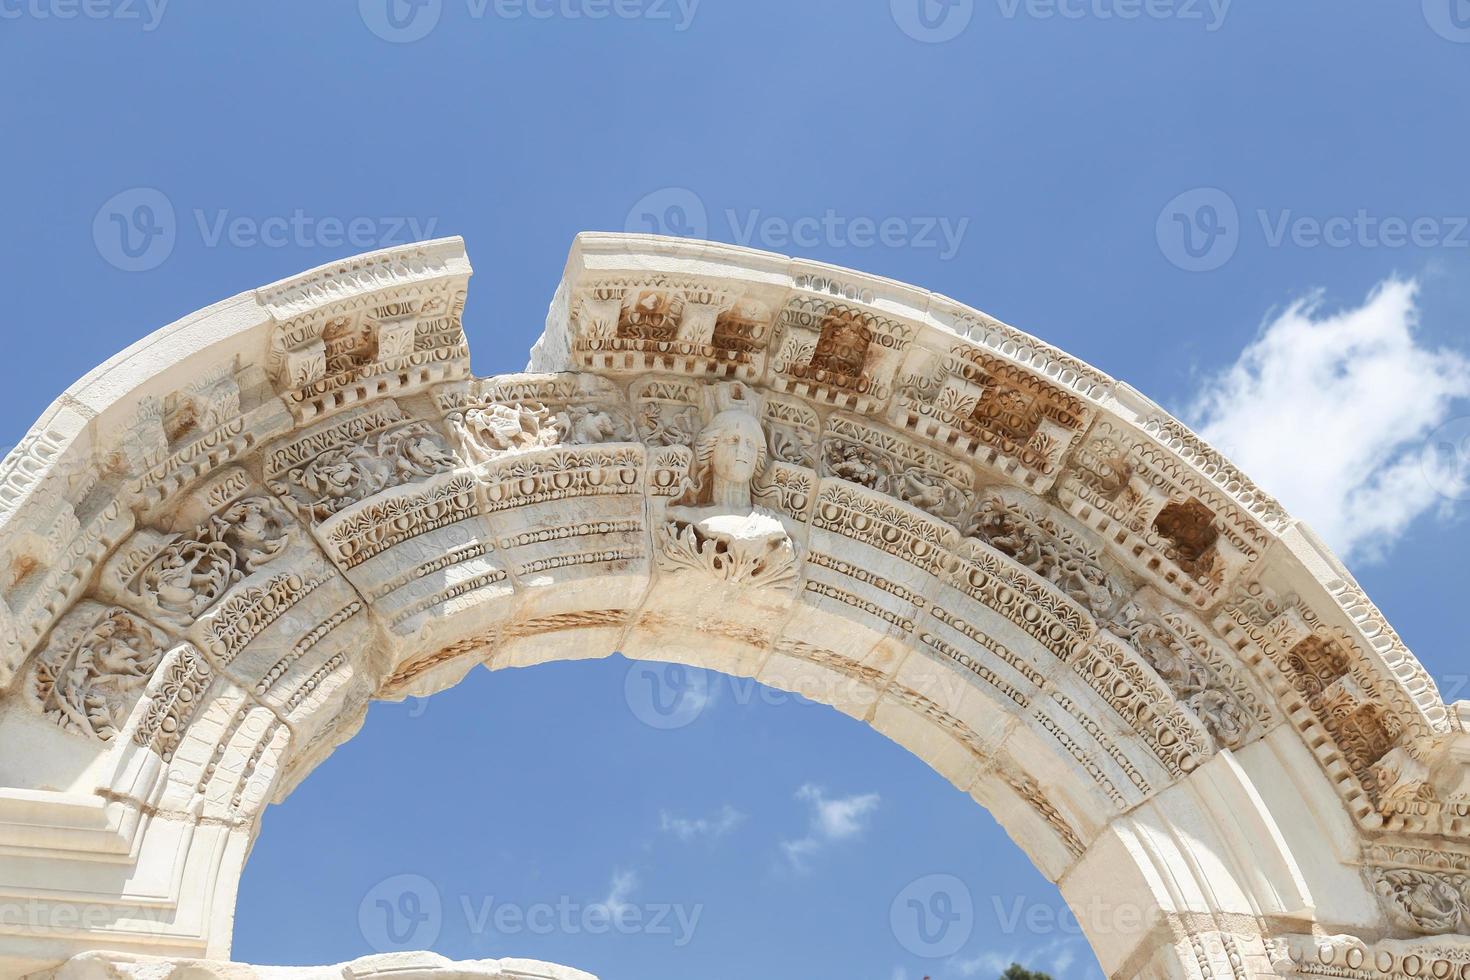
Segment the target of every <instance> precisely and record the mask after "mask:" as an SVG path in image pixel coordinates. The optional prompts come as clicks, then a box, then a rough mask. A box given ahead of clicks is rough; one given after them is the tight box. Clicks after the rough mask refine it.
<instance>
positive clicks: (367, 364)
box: [0, 235, 1470, 980]
mask: <svg viewBox="0 0 1470 980" xmlns="http://www.w3.org/2000/svg"><path fill="white" fill-rule="evenodd" d="M469 275H470V268H469V264H468V262H467V260H466V258H465V256H464V252H463V246H462V243H460V242H459V241H458V240H446V241H440V242H430V243H425V244H422V245H416V246H411V247H407V248H402V249H393V250H389V251H386V252H380V253H374V254H371V255H366V256H360V257H358V258H354V259H349V260H345V261H342V262H338V263H333V264H332V265H330V266H325V267H323V268H321V269H318V270H314V271H312V272H308V273H305V274H303V275H301V276H298V277H296V278H294V279H291V280H288V281H286V282H283V283H279V284H276V285H274V286H269V287H266V288H264V289H261V290H258V291H256V292H254V293H250V294H245V295H243V296H240V297H237V298H235V299H233V300H229V301H227V302H225V303H222V304H219V305H217V306H215V307H211V308H210V309H209V310H205V311H203V312H201V313H199V314H195V315H194V316H191V317H189V318H186V319H185V320H183V321H181V322H180V323H178V324H175V325H174V326H172V327H169V328H166V329H165V330H163V331H161V332H160V333H159V334H156V335H155V336H154V337H151V338H149V339H148V340H145V341H143V342H141V343H139V344H138V345H135V346H134V347H133V348H131V349H130V350H128V351H126V352H124V353H123V354H121V355H119V356H118V357H117V358H114V359H113V360H112V361H110V362H108V363H107V364H106V365H103V366H102V367H101V368H99V369H98V370H97V371H95V372H93V373H92V374H91V375H89V376H88V377H87V378H86V379H84V380H83V381H82V382H80V383H79V384H78V385H76V386H74V387H73V388H72V389H71V390H69V391H68V392H67V393H66V394H64V395H63V396H62V397H61V399H60V400H59V401H58V402H57V403H56V404H55V405H53V406H52V407H51V408H50V409H48V410H47V412H46V413H45V414H44V415H43V417H42V419H41V421H40V422H38V423H37V425H36V427H35V428H34V429H33V430H32V431H31V433H30V434H29V435H28V436H27V437H26V439H25V440H24V441H23V442H22V444H21V445H20V446H19V447H18V448H17V449H16V450H15V451H14V452H12V453H11V455H10V456H9V457H7V458H6V459H5V461H4V462H3V463H0V554H3V555H6V556H7V559H8V560H9V561H10V568H9V569H8V571H7V575H6V576H5V577H4V580H3V581H4V585H3V587H0V692H3V693H0V895H3V896H7V897H6V898H4V899H0V909H4V910H5V911H6V912H7V914H5V915H3V916H0V974H3V975H5V976H21V975H24V974H26V973H31V972H35V973H38V974H40V975H44V976H47V977H54V978H56V980H90V978H91V977H93V976H97V977H104V976H105V977H109V978H114V977H116V978H125V977H134V976H136V977H143V976H147V977H150V978H151V977H173V976H176V975H177V976H179V977H183V976H188V977H191V978H192V977H216V976H217V977H222V978H223V977H237V976H238V977H251V978H266V977H270V978H277V977H279V978H282V980H284V978H287V977H290V978H292V980H307V978H314V977H316V976H319V975H320V976H328V975H330V976H333V977H340V976H361V977H369V976H377V975H385V974H388V973H391V974H392V975H393V976H395V977H398V976H413V977H419V976H423V977H425V978H429V977H434V978H438V977H441V976H442V977H445V978H448V977H461V976H463V977H476V978H479V977H498V976H554V977H562V976H566V977H572V976H574V974H572V973H570V972H562V973H559V972H556V970H557V968H551V967H535V969H543V970H545V971H548V972H544V973H536V972H534V970H531V972H524V971H525V970H530V969H531V968H530V967H524V968H523V967H522V966H518V965H515V964H513V963H510V962H509V961H502V962H501V963H498V964H497V963H488V964H478V965H477V964H470V965H462V966H453V965H450V964H447V963H445V962H443V961H441V960H438V959H437V958H434V957H430V956H429V955H428V954H423V955H424V957H425V958H424V959H423V960H422V962H419V961H410V960H394V961H391V962H390V961H389V960H378V959H373V960H368V961H358V962H357V963H355V964H348V965H346V966H344V967H334V968H331V969H332V970H333V971H336V972H331V971H326V972H323V971H321V970H317V971H312V970H301V971H297V972H291V971H282V970H281V969H279V968H271V969H269V970H267V969H265V968H260V969H255V968H250V967H244V966H239V965H229V964H228V963H227V960H228V950H229V940H230V936H229V929H230V923H231V921H232V917H233V906H234V900H235V888H236V883H237V881H238V878H239V875H240V872H241V870H242V867H243V862H244V856H245V855H246V854H247V853H248V851H249V845H250V843H251V841H252V840H253V838H254V835H255V833H256V832H257V830H258V827H259V822H260V816H261V811H262V810H263V808H264V807H265V806H266V805H267V804H268V803H269V802H271V801H272V800H279V799H281V798H282V797H284V796H285V795H286V794H287V793H289V792H290V790H291V788H293V787H294V786H295V785H296V784H297V783H299V782H300V780H301V779H302V778H304V777H305V776H306V775H307V774H308V773H309V772H310V771H311V769H312V767H314V766H315V765H316V764H318V763H319V762H320V761H321V760H322V759H324V758H325V757H326V756H327V755H328V754H329V753H330V752H331V751H332V749H333V748H334V747H335V746H337V745H338V744H341V742H343V741H345V740H346V739H347V738H350V737H351V736H352V734H353V733H354V732H355V731H356V729H357V727H358V726H359V725H360V724H361V722H362V718H363V715H364V712H365V709H366V705H367V703H368V702H369V701H370V700H371V699H374V698H390V699H392V698H402V697H406V696H410V695H426V694H431V693H433V692H435V691H437V690H441V689H443V688H444V687H447V686H449V685H452V684H454V683H455V682H457V681H458V680H459V679H460V678H462V677H463V676H464V675H465V673H466V672H467V671H468V670H470V669H472V668H473V667H474V666H476V665H479V664H483V665H485V666H487V667H489V668H490V669H492V670H493V669H499V668H503V667H512V666H527V665H531V664H536V663H541V662H546V661H551V660H564V659H574V658H577V657H587V656H606V655H609V654H611V653H613V652H614V651H618V652H622V653H623V654H625V655H626V656H629V657H633V658H643V659H665V660H673V661H678V662H682V663H687V664H692V665H698V666H705V667H714V668H717V669H719V670H723V671H727V672H729V673H732V674H736V675H740V676H744V677H754V678H758V679H760V680H761V681H763V682H765V683H768V684H771V685H773V686H776V687H779V688H783V689H787V690H792V691H796V692H798V693H801V694H803V695H805V696H808V697H811V698H813V699H815V700H818V701H822V702H824V703H828V704H831V705H834V706H835V707H837V708H838V709H840V710H842V711H844V712H846V713H847V714H849V715H851V716H853V717H854V718H858V719H860V720H863V721H865V722H867V723H869V724H871V725H873V726H874V727H875V728H877V729H878V730H879V731H882V732H883V733H885V734H886V735H888V736H889V737H891V738H893V739H894V740H896V741H898V742H899V743H901V744H903V745H905V746H907V747H908V748H909V749H910V750H912V751H913V752H914V753H915V754H916V755H918V756H919V757H920V758H921V759H923V760H924V761H925V762H927V763H928V764H929V765H931V766H933V767H934V768H935V769H936V770H937V771H939V772H940V773H942V774H943V775H944V776H945V777H946V778H948V779H950V780H951V781H953V782H954V783H955V784H956V785H957V786H959V787H960V788H961V789H963V790H964V791H966V792H968V793H970V794H971V795H972V796H973V797H974V798H975V799H976V801H977V802H978V803H980V804H981V805H983V806H985V807H987V808H988V809H990V810H991V811H992V812H993V813H994V814H995V816H996V817H997V819H998V820H999V821H1000V822H1001V823H1002V825H1003V826H1005V828H1006V829H1007V831H1008V832H1009V833H1010V834H1011V835H1012V837H1013V838H1014V839H1015V840H1016V841H1017V843H1018V844H1019V845H1020V846H1021V847H1022V848H1023V849H1024V850H1025V851H1026V852H1027V853H1028V854H1029V855H1030V856H1031V857H1032V859H1033V860H1034V861H1035V862H1036V863H1037V865H1038V867H1040V868H1041V870H1042V871H1043V872H1044V873H1045V874H1046V875H1047V876H1048V877H1050V878H1051V879H1053V880H1055V881H1057V882H1058V883H1059V885H1060V887H1061V889H1062V892H1063V894H1064V895H1065V896H1066V897H1067V899H1068V901H1069V902H1071V903H1072V905H1073V907H1074V910H1076V911H1077V912H1078V915H1079V918H1080V919H1081V921H1082V923H1083V925H1084V928H1086V929H1087V931H1088V935H1089V937H1090V939H1091V940H1092V942H1093V944H1094V948H1095V949H1096V951H1097V953H1098V956H1099V959H1100V961H1101V962H1102V964H1103V966H1104V968H1105V969H1106V970H1107V971H1108V972H1109V973H1110V974H1111V975H1114V976H1119V977H1127V976H1134V975H1138V976H1151V977H1152V976H1159V977H1165V976H1167V977H1179V978H1186V977H1188V978H1193V980H1205V978H1210V980H1213V978H1215V977H1218V976H1231V977H1237V978H1245V977H1250V976H1270V975H1296V974H1300V975H1322V976H1355V977H1370V976H1383V977H1393V976H1400V975H1402V976H1432V977H1435V978H1437V980H1443V978H1448V977H1451V976H1453V977H1456V978H1457V980H1467V978H1470V938H1467V933H1470V705H1466V704H1463V703H1462V704H1460V705H1446V704H1445V703H1444V702H1443V700H1442V699H1441V697H1440V695H1439V694H1438V692H1437V690H1436V689H1435V686H1434V684H1433V682H1432V680H1431V679H1430V678H1429V676H1428V674H1427V673H1426V672H1425V671H1424V669H1423V668H1422V666H1421V665H1420V664H1419V662H1418V661H1417V660H1416V659H1415V658H1414V657H1413V655H1412V654H1411V653H1410V652H1409V651H1408V650H1407V649H1406V648H1405V647H1404V645H1403V643H1402V642H1401V641H1400V640H1399V638H1398V635H1397V634H1396V633H1395V632H1394V631H1393V630H1392V628H1391V627H1389V625H1388V624H1387V623H1386V622H1385V621H1384V619H1383V617H1382V616H1381V615H1380V614H1379V613H1378V612H1377V610H1376V609H1375V608H1374V607H1373V605H1372V604H1371V602H1370V601H1369V600H1368V599H1367V598H1366V597H1365V596H1364V595H1363V593H1362V591H1361V590H1360V589H1359V588H1358V587H1357V585H1356V584H1355V583H1354V582H1353V581H1352V579H1351V577H1350V576H1349V575H1348V573H1347V572H1346V571H1345V570H1344V569H1343V568H1342V566H1341V564H1340V563H1339V562H1337V561H1336V559H1334V558H1333V557H1332V555H1331V554H1330V553H1328V552H1327V550H1326V549H1325V548H1323V547H1322V546H1321V545H1320V543H1318V542H1317V540H1316V538H1315V536H1314V535H1312V534H1311V532H1310V530H1309V529H1308V528H1306V527H1304V526H1303V525H1301V524H1300V523H1299V522H1296V521H1294V520H1293V519H1292V518H1291V517H1290V516H1289V515H1287V514H1286V513H1285V512H1284V511H1283V510H1282V509H1281V508H1280V506H1278V505H1277V504H1276V503H1275V502H1274V501H1272V500H1271V499H1270V498H1269V497H1268V496H1267V495H1266V494H1264V493H1263V492H1261V491H1260V490H1259V489H1257V488H1255V487H1253V486H1252V485H1251V484H1250V482H1249V481H1248V480H1247V479H1246V477H1245V476H1243V475H1242V474H1240V473H1239V472H1238V471H1237V470H1236V469H1235V468H1234V467H1233V466H1231V464H1230V463H1229V462H1228V461H1226V460H1225V459H1223V458H1221V457H1220V456H1219V455H1218V454H1217V453H1216V452H1215V451H1214V450H1212V449H1211V448H1210V447H1209V446H1207V445H1205V444H1204V443H1202V442H1201V441H1200V440H1199V439H1198V438H1197V437H1195V436H1194V435H1193V434H1192V433H1190V432H1189V431H1188V430H1187V429H1186V428H1185V427H1184V426H1182V425H1181V424H1180V423H1178V422H1177V421H1175V420H1174V419H1171V418H1168V417H1167V416H1165V415H1164V414H1163V413H1162V412H1161V411H1160V410H1159V409H1158V408H1157V407H1156V406H1154V405H1153V404H1152V403H1150V402H1148V401H1147V399H1145V398H1143V397H1142V396H1140V395H1138V394H1137V393H1136V392H1134V391H1132V390H1131V389H1129V388H1128V387H1127V386H1125V385H1122V384H1119V383H1117V382H1114V381H1113V380H1112V379H1110V378H1108V377H1107V376H1105V375H1103V374H1102V373H1101V372H1098V371H1096V370H1094V369H1092V368H1090V367H1088V366H1086V365H1084V364H1082V363H1080V362H1078V361H1076V360H1075V359H1073V358H1070V357H1068V356H1067V355H1065V354H1063V353H1061V352H1059V351H1056V350H1054V349H1052V348H1050V347H1048V346H1047V345H1046V344H1044V343H1042V342H1041V341H1039V340H1036V339H1035V338H1032V337H1029V336H1027V335H1025V334H1023V333H1020V332H1019V331H1016V330H1014V329H1013V328H1011V327H1008V326H1006V325H1004V324H1001V323H999V322H997V321H995V320H993V319H991V318H989V317H986V316H985V315H984V314H982V313H979V312H977V311H975V310H971V309H968V308H966V307H963V306H961V305H960V304H958V303H955V302H954V301H952V300H949V299H945V298H943V297H939V296H935V295H932V294H930V293H926V292H924V291H922V290H919V289H916V288H914V287H911V286H904V285H901V284H898V283H893V282H890V281H887V280H882V279H877V278H873V277H870V276H865V275H863V274H861V273H857V272H852V271H848V270H843V269H836V268H829V267H825V266H820V265H816V264H814V263H810V262H803V261H798V260H792V259H787V258H784V257H781V256H774V255H769V254H766V253H759V252H752V251H749V250H745V249H738V248H733V247H728V246H722V245H715V244H711V243H694V242H683V241H677V240H668V239H656V238H650V237H646V236H627V235H584V236H582V237H580V238H579V239H578V241H577V243H576V245H575V246H574V248H573V251H572V255H571V258H570V260H569V262H568V265H567V268H566V273H565V278H564V280H563V282H562V283H561V284H560V287H559V288H558V290H557V292H556V297H555V299H554V301H553V304H552V308H551V312H550V315H549V318H548V321H547V327H546V332H545V334H544V336H543V337H542V339H541V341H540V342H538V344H537V345H536V348H535V350H534V351H533V352H532V362H531V366H530V371H531V372H533V373H526V374H518V375H510V376H504V377H498V378H484V379H476V378H472V377H471V376H470V372H469V361H468V350H467V348H466V345H465V341H464V335H463V332H462V329H461V322H460V316H461V312H462V310H463V307H464V299H465V291H466V288H467V283H468V278H469ZM962 846H964V844H963V842H956V847H962ZM120 868H121V869H125V871H126V873H120ZM6 903H8V904H6ZM12 912H14V913H16V914H10V913H12ZM1353 937H1360V938H1353ZM88 950H111V951H114V953H110V954H97V955H92V956H80V957H79V958H75V959H74V958H73V957H78V955H79V954H82V953H85V952H86V951H88ZM140 956H144V957H147V956H152V957H157V958H159V959H155V960H153V961H150V962H145V961H144V960H142V959H138V957H140ZM186 961H187V962H186ZM63 964H64V965H63ZM497 970H498V971H500V972H495V971H497ZM518 970H521V971H522V972H516V971H518ZM43 971H52V972H43ZM171 971H172V972H171ZM374 971H376V972H374ZM456 971H458V972H456ZM476 971H478V972H476ZM576 976H580V975H576Z"/></svg>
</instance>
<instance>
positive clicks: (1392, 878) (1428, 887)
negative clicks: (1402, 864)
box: [1377, 868, 1470, 935]
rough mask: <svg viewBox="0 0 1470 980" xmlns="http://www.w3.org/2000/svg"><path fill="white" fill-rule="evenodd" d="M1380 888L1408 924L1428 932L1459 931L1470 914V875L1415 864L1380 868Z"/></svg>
mask: <svg viewBox="0 0 1470 980" xmlns="http://www.w3.org/2000/svg"><path fill="white" fill-rule="evenodd" d="M1377 891H1378V895H1379V897H1380V898H1381V899H1382V900H1383V903H1384V905H1385V907H1387V909H1388V910H1389V913H1390V914H1391V915H1392V916H1393V917H1394V918H1395V919H1396V920H1397V921H1398V923H1399V924H1400V925H1402V926H1404V927H1405V928H1408V929H1412V930H1414V931H1416V932H1422V933H1427V934H1431V935H1433V934H1439V933H1447V932H1456V931H1458V930H1459V929H1460V928H1461V926H1462V924H1463V923H1465V922H1466V918H1467V916H1470V877H1467V876H1466V875H1461V874H1453V875H1452V874H1440V873H1436V872H1433V871H1420V870H1418V869H1415V868H1393V869H1390V870H1387V871H1382V870H1381V871H1379V872H1378V881H1377Z"/></svg>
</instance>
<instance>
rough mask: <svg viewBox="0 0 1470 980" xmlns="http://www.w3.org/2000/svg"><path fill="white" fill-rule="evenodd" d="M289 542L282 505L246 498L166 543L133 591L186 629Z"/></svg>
mask: <svg viewBox="0 0 1470 980" xmlns="http://www.w3.org/2000/svg"><path fill="white" fill-rule="evenodd" d="M290 540H291V527H290V521H289V518H287V516H286V515H285V514H284V513H282V512H281V510H280V508H279V505H277V504H276V503H275V502H274V501H272V500H271V499H270V498H268V497H244V498H241V499H240V500H237V501H235V502H234V503H233V504H231V505H229V506H228V507H226V508H225V509H224V510H223V511H221V512H220V513H218V514H216V515H214V516H213V517H211V518H210V519H209V520H208V521H207V522H206V523H205V524H203V525H201V526H200V527H197V528H195V529H194V531H192V532H191V533H189V534H184V535H180V536H179V537H177V538H175V539H174V540H173V541H171V542H170V543H169V544H167V545H166V546H165V547H164V548H163V549H162V550H161V551H160V552H159V553H158V554H157V555H156V556H155V557H154V558H153V560H152V561H151V562H150V563H149V564H148V565H147V566H146V567H145V568H144V569H143V570H142V572H141V573H140V574H139V575H138V577H137V581H136V583H135V584H134V592H135V593H137V594H138V595H140V596H142V597H144V598H146V599H148V600H149V601H150V603H151V605H152V606H153V607H154V609H155V610H156V611H157V612H158V614H159V615H160V616H161V617H163V618H164V619H165V620H166V621H168V622H170V623H172V624H175V625H186V624H188V623H190V622H193V621H194V620H196V619H198V618H199V617H200V616H201V615H203V614H204V612H205V610H207V609H209V608H210V607H211V606H213V605H214V604H215V603H216V602H217V601H219V599H220V597H221V596H223V595H224V594H225V592H227V591H228V590H229V588H230V587H231V586H233V585H234V584H236V583H237V582H239V581H241V580H242V579H244V578H245V576H247V575H250V574H251V573H253V572H256V571H259V570H260V569H261V568H262V567H263V566H265V565H267V564H269V563H270V562H271V561H273V560H275V559H276V558H278V557H280V555H281V554H282V553H284V552H285V550H286V548H287V547H288V546H289V544H290Z"/></svg>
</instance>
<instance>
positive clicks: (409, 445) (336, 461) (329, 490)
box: [277, 422, 457, 521]
mask: <svg viewBox="0 0 1470 980" xmlns="http://www.w3.org/2000/svg"><path fill="white" fill-rule="evenodd" d="M456 465H457V461H456V460H455V458H454V455H453V454H452V453H450V451H449V449H448V448H447V447H446V446H445V445H444V444H443V442H442V441H441V440H440V439H439V436H438V435H437V434H436V433H435V432H434V430H433V429H431V428H429V426H428V425H427V424H426V423H424V422H410V423H408V424H407V425H400V426H397V427H394V428H391V429H386V430H384V431H381V432H374V433H371V434H370V435H368V436H367V437H366V438H364V439H362V440H360V441H358V442H355V443H353V444H351V445H346V446H338V447H337V448H335V449H329V450H327V451H326V452H324V453H322V454H321V455H319V456H316V457H315V458H313V459H311V460H310V461H308V462H306V463H303V464H302V465H300V466H296V467H293V468H292V469H291V470H289V471H288V472H287V473H286V474H285V477H284V482H283V483H280V484H278V485H277V486H278V489H279V490H280V491H281V492H284V493H289V494H290V496H291V498H292V499H293V500H295V501H296V503H297V504H298V505H299V506H300V507H301V508H302V509H303V510H304V511H305V512H306V513H307V514H308V515H310V517H311V518H312V519H313V520H317V521H322V520H326V519H327V518H329V517H331V516H332V515H333V514H336V513H338V512H339V511H342V510H345V509H346V508H348V507H351V506H352V505H353V504H356V503H360V502H361V501H364V500H366V499H367V498H369V497H371V496H373V495H374V494H377V493H381V492H382V491H383V490H387V489H389V488H390V487H395V486H401V485H402V484H404V483H409V482H412V481H414V480H419V479H424V478H426V477H430V476H434V475H436V474H439V473H445V472H448V471H449V470H452V469H454V467H455V466H456Z"/></svg>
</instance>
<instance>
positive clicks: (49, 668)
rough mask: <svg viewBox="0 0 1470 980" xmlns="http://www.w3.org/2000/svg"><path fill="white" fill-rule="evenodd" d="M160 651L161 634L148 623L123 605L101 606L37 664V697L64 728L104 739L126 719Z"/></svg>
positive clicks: (40, 703)
mask: <svg viewBox="0 0 1470 980" xmlns="http://www.w3.org/2000/svg"><path fill="white" fill-rule="evenodd" d="M99 608H100V607H99ZM161 653H162V645H161V641H160V636H159V634H157V633H156V632H155V631H154V630H153V629H152V628H150V627H149V626H148V625H147V624H146V623H144V622H143V621H142V620H140V619H138V618H137V617H136V616H134V615H133V614H131V613H129V612H128V611H126V610H124V609H119V608H115V607H114V608H110V609H109V608H101V611H100V614H99V615H98V616H96V618H95V619H93V620H92V621H91V623H90V625H89V626H87V627H86V628H85V629H84V630H82V631H81V632H80V633H75V634H73V635H71V636H66V637H62V638H61V642H59V643H55V644H54V645H53V647H52V649H51V650H49V651H48V652H47V654H46V655H44V656H43V657H42V659H41V661H40V662H39V663H38V664H37V667H36V676H35V687H34V694H35V697H36V700H37V702H38V704H39V705H40V708H41V710H42V712H43V713H44V714H45V715H46V717H48V718H50V719H51V720H52V721H54V722H56V724H58V725H60V726H61V727H62V728H64V729H66V730H67V731H71V732H79V733H81V734H83V735H90V736H93V737H95V738H99V739H101V740H103V741H108V740H110V739H112V738H113V737H114V736H115V735H116V734H117V733H118V731H119V730H120V729H121V728H122V726H123V724H124V722H126V721H127V717H128V714H129V712H130V711H131V710H132V707H133V705H134V704H135V703H137V700H138V698H139V697H140V696H141V694H142V692H143V689H144V687H145V686H147V684H148V679H149V677H151V676H152V674H153V669H154V667H156V666H157V665H158V658H159V656H160V654H161Z"/></svg>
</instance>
